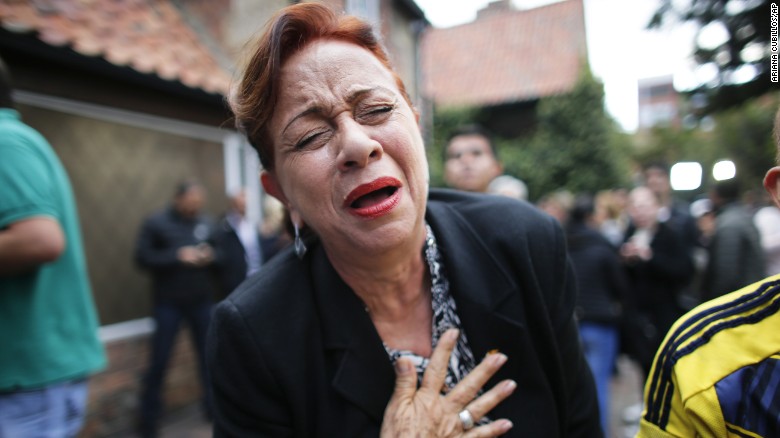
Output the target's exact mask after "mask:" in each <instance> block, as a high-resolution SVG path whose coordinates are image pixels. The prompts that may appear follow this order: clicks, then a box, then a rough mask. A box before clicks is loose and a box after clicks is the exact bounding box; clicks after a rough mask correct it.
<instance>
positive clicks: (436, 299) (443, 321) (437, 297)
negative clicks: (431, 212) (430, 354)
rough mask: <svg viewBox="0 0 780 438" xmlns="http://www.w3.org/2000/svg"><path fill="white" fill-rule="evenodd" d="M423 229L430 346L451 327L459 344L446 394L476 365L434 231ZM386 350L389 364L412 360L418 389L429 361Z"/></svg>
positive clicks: (448, 375) (416, 356)
mask: <svg viewBox="0 0 780 438" xmlns="http://www.w3.org/2000/svg"><path fill="white" fill-rule="evenodd" d="M425 228H426V232H427V236H426V238H425V246H424V247H423V252H424V254H425V261H426V262H427V263H428V268H430V270H431V297H432V301H433V327H432V328H431V340H432V342H431V345H433V347H434V348H435V347H436V345H437V344H438V342H439V338H440V337H441V335H442V334H444V332H445V331H446V330H447V329H449V328H453V327H454V328H457V329H459V330H460V337H458V343H457V345H456V346H455V349H454V350H453V352H452V356H451V357H450V364H449V366H448V367H447V377H446V378H445V381H444V385H445V387H446V389H445V390H444V391H445V392H446V391H449V390H450V389H452V388H453V387H454V386H455V385H457V384H458V382H460V381H461V380H462V379H463V378H464V377H465V376H466V374H468V373H469V372H470V371H471V370H473V369H474V367H475V366H476V361H475V360H474V355H473V354H472V352H471V348H470V347H469V344H468V340H467V339H466V333H464V332H463V328H462V327H461V323H460V318H458V313H457V309H456V307H455V300H454V299H453V298H452V295H450V283H449V281H447V274H446V270H445V268H444V263H443V260H442V257H441V254H440V253H439V247H438V246H437V245H436V238H435V237H434V236H433V231H432V230H431V227H430V226H429V225H428V224H425ZM385 350H386V351H387V354H388V356H390V361H391V362H392V363H393V364H394V365H395V362H396V360H398V358H399V357H401V356H405V357H409V358H411V359H412V361H413V362H414V365H415V367H416V368H417V383H418V385H419V384H420V383H421V382H422V376H423V373H424V372H425V369H426V368H427V367H428V362H429V359H428V358H425V357H422V356H419V355H417V354H414V353H412V352H411V351H406V350H395V349H393V348H390V347H388V346H387V345H385ZM480 392H481V391H480ZM483 420H484V419H483ZM480 423H482V422H480Z"/></svg>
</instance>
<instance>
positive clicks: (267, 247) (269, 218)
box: [260, 196, 292, 260]
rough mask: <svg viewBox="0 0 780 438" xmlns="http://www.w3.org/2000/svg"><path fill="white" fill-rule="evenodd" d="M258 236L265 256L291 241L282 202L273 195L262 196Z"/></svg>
mask: <svg viewBox="0 0 780 438" xmlns="http://www.w3.org/2000/svg"><path fill="white" fill-rule="evenodd" d="M260 236H261V239H262V241H263V250H264V251H266V255H267V258H266V260H268V259H270V258H271V257H273V256H275V255H276V254H277V253H278V252H279V251H281V250H282V249H284V247H286V246H287V245H289V244H290V243H292V235H291V234H289V233H288V232H287V230H286V228H285V209H284V204H282V203H281V202H279V200H278V199H276V198H274V197H273V196H265V197H263V223H262V224H260Z"/></svg>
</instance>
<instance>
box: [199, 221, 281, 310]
mask: <svg viewBox="0 0 780 438" xmlns="http://www.w3.org/2000/svg"><path fill="white" fill-rule="evenodd" d="M211 240H212V242H213V243H214V248H215V252H216V259H215V263H214V267H215V270H216V274H217V280H218V283H219V292H218V294H217V299H218V300H222V299H224V298H225V297H227V296H228V295H229V294H230V293H231V292H233V290H235V289H236V288H237V287H238V285H239V284H241V282H243V281H244V280H245V279H246V271H247V263H246V250H245V249H244V245H243V244H242V243H241V239H240V238H239V237H238V234H237V233H236V230H235V229H233V226H232V225H230V222H228V220H227V217H223V218H222V219H221V220H220V221H219V224H218V225H217V226H216V227H215V230H214V234H213V235H212V236H211ZM257 244H258V246H259V248H260V257H261V263H263V264H265V263H266V262H267V261H268V260H270V259H271V257H273V256H274V255H276V253H277V252H278V251H279V244H280V242H279V238H278V236H270V237H263V236H262V235H261V234H260V233H259V231H258V235H257Z"/></svg>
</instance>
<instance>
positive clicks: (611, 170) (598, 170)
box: [502, 70, 629, 199]
mask: <svg viewBox="0 0 780 438" xmlns="http://www.w3.org/2000/svg"><path fill="white" fill-rule="evenodd" d="M537 120H538V125H537V129H536V132H535V133H534V134H533V135H532V136H531V137H530V138H529V139H528V140H527V141H521V142H519V144H515V145H513V144H506V143H504V144H502V146H503V147H502V153H503V155H502V156H503V157H504V164H505V167H506V168H507V170H508V173H511V174H516V175H518V176H520V178H522V179H523V180H525V182H526V184H528V186H529V191H530V192H531V196H532V197H533V198H534V199H535V198H538V197H540V196H542V195H544V194H546V193H549V192H551V191H554V190H558V189H567V190H569V191H571V192H574V193H579V192H590V193H595V192H597V191H599V190H603V189H608V188H613V187H616V186H620V185H622V184H624V183H625V182H626V181H627V179H628V176H629V172H628V165H627V163H628V159H627V155H628V154H627V150H628V141H627V137H626V136H624V135H621V134H619V131H618V129H617V126H616V125H615V122H614V121H613V120H612V119H611V118H610V117H609V116H608V115H607V113H606V112H605V110H604V88H603V85H602V84H601V83H600V82H598V81H597V80H596V79H595V78H594V77H593V76H592V75H591V73H590V71H588V70H586V71H585V72H583V74H582V75H581V76H580V78H579V80H578V82H577V84H576V85H575V87H574V89H573V90H572V91H571V92H570V93H567V94H564V95H560V96H554V97H549V98H544V99H542V100H541V101H540V103H539V107H538V111H537Z"/></svg>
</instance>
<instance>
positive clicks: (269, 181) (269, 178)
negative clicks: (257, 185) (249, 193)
mask: <svg viewBox="0 0 780 438" xmlns="http://www.w3.org/2000/svg"><path fill="white" fill-rule="evenodd" d="M260 182H261V183H262V184H263V189H264V190H265V192H266V193H268V194H269V195H271V196H273V197H274V198H276V199H278V200H279V202H281V203H282V204H284V205H287V197H286V196H284V192H282V188H281V187H280V186H279V181H277V180H276V175H274V174H273V173H271V172H269V171H267V170H264V171H262V173H260Z"/></svg>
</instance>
